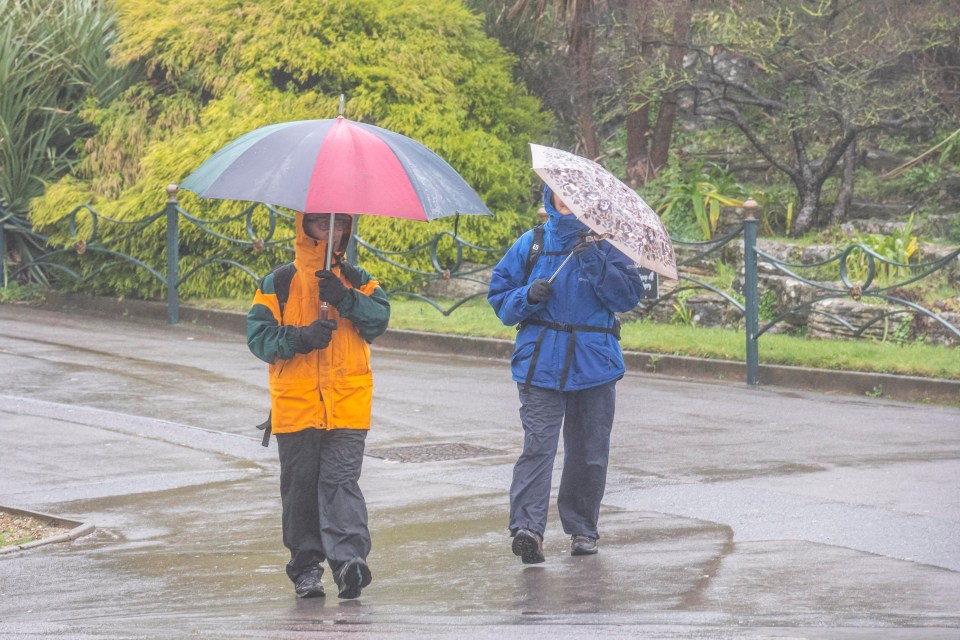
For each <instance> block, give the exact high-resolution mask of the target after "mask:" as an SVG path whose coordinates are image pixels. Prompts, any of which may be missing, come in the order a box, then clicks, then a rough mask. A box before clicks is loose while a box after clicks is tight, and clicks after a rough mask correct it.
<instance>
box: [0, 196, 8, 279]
mask: <svg viewBox="0 0 960 640" xmlns="http://www.w3.org/2000/svg"><path fill="white" fill-rule="evenodd" d="M6 213H7V210H6V209H4V208H3V202H2V201H0V287H5V286H7V238H6V236H4V235H3V227H4V226H5V225H6V223H7V221H6V215H5V214H6Z"/></svg>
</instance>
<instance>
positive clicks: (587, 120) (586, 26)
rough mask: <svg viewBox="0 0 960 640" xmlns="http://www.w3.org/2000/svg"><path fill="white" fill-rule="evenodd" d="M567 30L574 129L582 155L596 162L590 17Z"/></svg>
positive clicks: (594, 28)
mask: <svg viewBox="0 0 960 640" xmlns="http://www.w3.org/2000/svg"><path fill="white" fill-rule="evenodd" d="M570 29H571V31H570V57H571V59H572V61H573V68H574V71H575V73H576V77H575V79H574V91H573V96H574V98H573V99H574V106H575V107H576V110H577V128H578V129H579V134H580V141H581V142H582V144H583V155H584V156H586V157H587V158H590V159H591V160H595V159H597V158H598V157H600V145H599V143H598V142H597V127H596V124H595V122H594V119H593V53H594V50H595V48H596V40H595V37H594V36H595V32H596V26H595V25H594V24H593V16H592V15H589V16H586V19H583V18H582V17H581V19H579V20H575V21H574V23H573V24H572V25H571V27H570Z"/></svg>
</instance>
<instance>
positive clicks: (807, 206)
mask: <svg viewBox="0 0 960 640" xmlns="http://www.w3.org/2000/svg"><path fill="white" fill-rule="evenodd" d="M794 184H796V186H797V193H798V194H799V196H800V210H799V211H798V212H797V217H796V219H795V220H794V221H793V226H791V228H790V236H791V237H793V238H798V237H800V236H802V235H803V234H804V233H806V232H807V231H809V230H810V229H811V228H812V227H813V225H814V224H815V223H816V221H817V205H819V204H820V190H821V189H822V188H823V183H820V184H814V183H810V182H807V183H802V182H801V183H798V182H795V183H794Z"/></svg>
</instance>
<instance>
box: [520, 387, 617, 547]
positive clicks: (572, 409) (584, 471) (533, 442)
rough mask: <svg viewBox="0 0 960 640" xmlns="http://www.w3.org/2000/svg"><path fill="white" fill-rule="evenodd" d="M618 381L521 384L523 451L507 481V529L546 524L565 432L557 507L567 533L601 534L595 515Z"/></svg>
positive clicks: (604, 475) (537, 528)
mask: <svg viewBox="0 0 960 640" xmlns="http://www.w3.org/2000/svg"><path fill="white" fill-rule="evenodd" d="M616 384H617V381H616V380H614V381H613V382H609V383H607V384H603V385H600V386H598V387H591V388H590V389H581V390H579V391H554V390H552V389H542V388H540V387H534V386H530V387H528V388H526V389H524V385H523V383H519V384H518V385H517V386H518V387H519V389H520V421H521V422H522V424H523V453H522V454H520V458H519V459H518V460H517V464H516V465H515V466H514V468H513V483H512V484H511V485H510V531H511V532H516V530H517V529H521V528H522V529H530V530H531V531H535V532H536V533H539V534H540V535H543V532H544V531H545V530H546V528H547V508H548V507H549V505H550V485H551V477H552V475H553V461H554V458H555V457H556V455H557V446H558V442H559V439H560V432H561V429H562V431H563V473H562V474H561V476H560V494H559V496H558V499H557V508H558V510H559V511H560V523H561V524H562V525H563V530H564V532H565V533H567V534H568V535H578V536H587V537H590V538H599V537H600V534H599V532H598V530H597V520H598V519H599V517H600V501H601V500H603V492H604V489H605V488H606V484H607V462H608V460H609V456H610V431H611V430H612V428H613V414H614V408H615V405H616V397H617V392H616Z"/></svg>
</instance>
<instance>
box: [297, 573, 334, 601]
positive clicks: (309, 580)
mask: <svg viewBox="0 0 960 640" xmlns="http://www.w3.org/2000/svg"><path fill="white" fill-rule="evenodd" d="M322 575H323V569H321V568H320V567H318V566H317V565H313V566H312V567H308V568H307V569H305V570H304V571H303V573H301V574H300V575H299V576H297V579H296V580H295V581H294V583H293V589H294V591H296V592H297V597H298V598H322V597H323V596H325V595H326V594H325V593H324V592H323V582H321V580H320V576H322Z"/></svg>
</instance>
